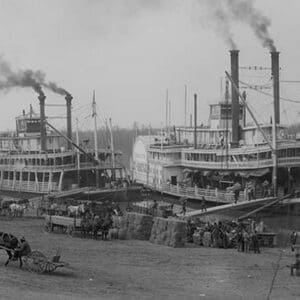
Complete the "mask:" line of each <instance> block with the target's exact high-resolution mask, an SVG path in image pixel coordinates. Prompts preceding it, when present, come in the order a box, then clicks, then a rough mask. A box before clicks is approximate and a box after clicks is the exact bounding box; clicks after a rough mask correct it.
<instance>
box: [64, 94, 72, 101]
mask: <svg viewBox="0 0 300 300" xmlns="http://www.w3.org/2000/svg"><path fill="white" fill-rule="evenodd" d="M65 99H66V100H67V101H71V100H72V99H73V97H72V95H71V94H70V93H67V94H66V96H65Z"/></svg>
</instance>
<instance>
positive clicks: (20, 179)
mask: <svg viewBox="0 0 300 300" xmlns="http://www.w3.org/2000/svg"><path fill="white" fill-rule="evenodd" d="M22 185H23V171H22V170H21V171H20V175H19V191H21V190H22V189H23V186H22Z"/></svg>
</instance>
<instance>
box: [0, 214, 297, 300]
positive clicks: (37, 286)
mask: <svg viewBox="0 0 300 300" xmlns="http://www.w3.org/2000/svg"><path fill="white" fill-rule="evenodd" d="M42 224H43V220H36V219H27V220H16V221H4V220H0V231H6V232H11V233H13V234H15V235H17V236H18V237H21V236H22V235H24V236H25V237H26V238H27V240H28V241H29V242H30V244H31V246H32V249H34V250H40V251H42V252H43V253H44V254H46V255H47V256H49V257H51V256H53V255H54V254H55V252H56V249H57V248H60V249H61V250H62V260H64V261H67V262H69V263H70V265H71V266H72V268H71V269H60V270H57V271H56V272H55V273H54V274H51V275H38V274H35V273H30V272H28V271H26V270H20V269H19V268H18V263H16V262H12V263H11V264H10V265H9V266H8V267H4V262H5V260H6V254H5V252H3V251H2V252H0V298H1V299H43V300H46V299H267V296H268V293H269V289H270V286H271V282H272V278H273V274H274V270H275V268H276V263H277V261H278V258H279V254H280V251H283V250H282V249H263V253H262V254H259V255H255V254H253V253H251V254H245V253H238V252H236V250H234V249H229V250H224V249H212V248H202V247H201V248H199V247H192V246H189V247H187V248H183V249H173V248H168V247H165V246H159V245H153V244H151V243H149V242H141V241H119V240H114V241H106V242H103V241H94V240H89V239H81V238H71V237H68V236H66V235H63V234H49V233H44V231H43V226H42ZM293 260H294V258H293V254H292V253H291V252H290V250H289V249H284V251H283V253H282V258H281V260H280V266H279V270H278V274H277V276H276V279H275V282H274V288H273V290H272V293H271V298H270V299H297V298H298V299H299V297H300V289H299V284H300V277H291V276H290V275H289V269H288V268H287V267H286V265H287V264H290V263H291V262H292V261H293Z"/></svg>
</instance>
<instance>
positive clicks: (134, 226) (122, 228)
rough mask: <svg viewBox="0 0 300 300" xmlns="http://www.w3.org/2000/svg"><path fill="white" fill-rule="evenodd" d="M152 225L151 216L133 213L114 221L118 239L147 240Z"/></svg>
mask: <svg viewBox="0 0 300 300" xmlns="http://www.w3.org/2000/svg"><path fill="white" fill-rule="evenodd" d="M152 223H153V217H152V216H149V215H145V214H138V213H134V212H128V213H126V214H125V215H124V216H122V217H118V219H115V220H114V225H115V226H116V227H115V228H118V237H119V239H135V240H149V238H150V234H151V228H152Z"/></svg>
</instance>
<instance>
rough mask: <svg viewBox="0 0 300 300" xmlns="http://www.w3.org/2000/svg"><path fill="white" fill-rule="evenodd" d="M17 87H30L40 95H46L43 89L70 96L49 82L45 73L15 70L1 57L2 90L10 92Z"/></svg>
mask: <svg viewBox="0 0 300 300" xmlns="http://www.w3.org/2000/svg"><path fill="white" fill-rule="evenodd" d="M15 87H24V88H26V87H29V88H32V89H33V90H34V91H35V92H36V93H38V94H39V95H44V93H43V88H46V89H48V90H50V91H52V92H54V93H56V94H59V95H67V94H69V93H68V92H67V91H66V90H65V89H64V88H62V87H60V86H58V85H57V84H56V83H55V82H51V81H47V80H46V74H45V73H44V72H43V71H40V70H37V71H34V70H31V69H26V70H13V68H12V67H11V65H10V64H9V63H8V62H7V61H6V60H5V59H4V58H3V57H0V90H3V91H8V90H10V89H12V88H15Z"/></svg>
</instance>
